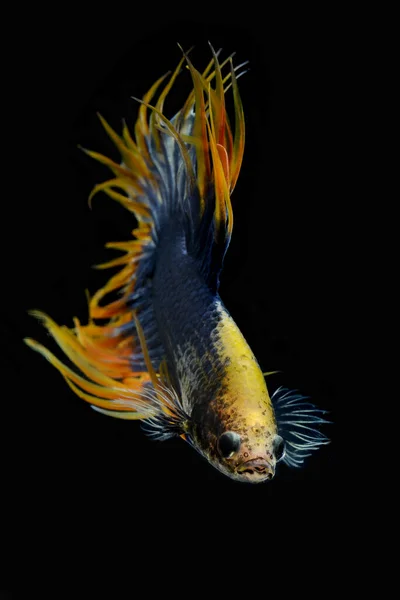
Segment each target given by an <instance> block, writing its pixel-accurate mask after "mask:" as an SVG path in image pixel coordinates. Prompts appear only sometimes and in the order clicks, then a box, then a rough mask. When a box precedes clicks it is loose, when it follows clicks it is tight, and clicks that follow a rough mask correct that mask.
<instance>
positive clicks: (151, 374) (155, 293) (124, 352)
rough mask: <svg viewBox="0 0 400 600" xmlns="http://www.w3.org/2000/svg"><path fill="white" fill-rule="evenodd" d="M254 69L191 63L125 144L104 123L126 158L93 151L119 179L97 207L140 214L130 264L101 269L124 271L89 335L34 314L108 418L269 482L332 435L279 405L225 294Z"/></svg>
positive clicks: (290, 401)
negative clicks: (228, 97)
mask: <svg viewBox="0 0 400 600" xmlns="http://www.w3.org/2000/svg"><path fill="white" fill-rule="evenodd" d="M211 50H212V49H211ZM184 63H186V66H187V68H188V70H189V72H190V75H191V78H192V85H193V89H192V91H191V92H190V94H189V96H188V98H187V100H186V102H185V103H184V105H183V107H182V109H181V110H180V111H179V112H178V113H177V114H176V115H175V116H174V117H173V118H172V119H170V120H169V119H168V118H167V117H166V116H165V114H164V101H165V99H166V97H167V95H168V94H169V93H170V91H171V89H172V88H173V85H174V82H175V80H176V78H177V76H178V75H179V73H180V71H181V68H182V66H183V64H184ZM241 67H242V65H240V66H239V67H234V66H233V62H232V57H229V58H228V59H226V60H225V61H223V62H222V63H221V62H220V61H219V58H218V53H215V52H214V51H213V50H212V60H211V62H210V63H209V65H208V66H207V68H206V69H205V71H204V72H203V73H200V72H199V71H197V70H196V69H195V68H194V66H193V65H192V63H191V61H190V59H189V57H188V56H187V55H186V54H183V58H182V60H181V61H180V63H179V65H178V67H177V69H176V70H175V71H174V73H173V74H172V75H171V77H170V78H169V80H168V81H167V83H166V84H165V86H164V87H163V88H162V90H161V92H160V91H159V90H160V87H161V84H162V83H163V82H165V80H166V76H164V77H162V78H160V79H159V80H158V81H156V83H155V84H154V85H153V86H152V88H151V89H150V90H149V91H148V93H147V94H146V95H145V96H144V98H143V100H141V101H140V103H141V107H140V109H139V116H138V119H137V122H136V125H135V130H134V134H131V132H130V131H129V130H128V128H127V127H126V125H124V127H123V131H122V136H120V135H118V134H117V133H116V132H114V131H113V130H112V129H111V128H110V127H109V125H108V124H107V123H106V122H105V121H104V120H103V119H101V120H102V123H103V125H104V127H105V129H106V131H107V133H108V134H109V136H110V138H111V139H112V141H113V142H114V144H115V145H116V147H117V148H118V150H119V152H120V154H121V162H120V163H116V162H114V161H112V160H110V159H108V158H107V157H105V156H103V155H101V154H98V153H96V152H92V151H87V152H88V154H89V155H90V156H92V157H93V158H95V159H96V160H99V161H100V162H102V163H103V164H106V165H107V166H108V167H109V168H110V170H111V171H112V173H113V175H114V177H113V178H112V179H110V180H108V181H106V182H104V183H101V184H98V185H97V186H95V188H94V190H93V192H92V194H91V196H90V200H91V199H92V197H93V196H94V195H95V194H97V193H99V192H104V193H106V194H107V195H108V196H110V197H111V198H112V199H114V200H116V201H118V202H119V203H121V204H122V205H123V206H124V207H125V208H126V209H127V210H128V211H130V212H131V213H133V215H134V217H135V219H136V222H137V227H136V228H135V229H134V231H133V238H132V239H131V240H128V241H127V242H112V243H110V244H108V246H109V247H110V248H114V249H116V250H119V251H122V252H123V253H124V254H123V255H122V256H120V257H118V258H117V259H114V260H112V261H110V262H108V263H106V264H104V265H101V266H100V267H101V268H107V267H115V266H120V267H121V269H120V271H119V272H118V273H117V274H116V275H114V276H113V277H111V279H110V280H109V281H108V282H107V283H106V285H105V286H104V287H102V288H101V289H100V290H98V291H97V292H96V293H95V294H94V296H93V297H91V298H89V321H88V323H87V324H86V325H81V323H80V322H79V320H78V319H74V327H73V328H71V329H69V328H67V327H65V326H63V327H60V326H59V325H57V324H56V323H55V322H54V321H53V320H52V319H51V318H50V317H49V316H47V315H46V314H44V313H42V312H40V311H33V314H34V315H35V316H36V317H38V318H39V319H40V320H41V321H42V322H43V324H44V326H45V327H46V328H47V330H48V331H49V333H50V334H51V335H52V336H53V338H54V339H55V341H56V342H57V344H58V345H59V347H60V348H61V350H62V351H63V352H64V353H65V355H66V357H67V358H68V359H69V361H70V362H71V363H72V367H69V366H67V365H66V364H65V363H64V362H62V361H61V360H60V359H59V358H57V357H56V355H55V354H53V353H52V352H50V351H49V350H48V349H47V348H45V347H44V346H42V345H41V344H39V343H38V342H36V341H34V340H32V339H30V338H28V339H27V340H26V341H27V343H28V345H30V346H31V347H32V348H33V349H35V350H37V351H38V352H40V353H41V354H42V355H43V356H45V358H47V359H48V360H49V361H50V362H51V363H52V364H53V365H54V366H55V367H56V368H57V369H58V370H59V371H60V373H61V374H62V375H63V377H64V378H65V380H66V382H67V383H68V385H69V386H70V387H71V389H72V390H73V391H74V392H75V393H76V394H77V395H78V396H80V397H81V398H82V399H84V400H85V401H87V402H89V403H90V404H91V405H92V407H93V408H94V409H95V410H97V411H99V412H102V413H104V414H106V415H110V416H113V417H116V418H122V419H127V420H130V419H132V420H135V419H139V420H141V421H142V422H143V428H144V429H145V431H146V432H147V433H148V434H149V435H150V436H152V437H153V438H156V439H160V440H164V439H167V438H169V437H171V436H180V437H181V438H183V439H184V440H186V441H187V442H188V443H189V444H191V445H192V446H193V447H194V448H195V449H196V450H197V451H198V452H200V453H201V454H202V455H203V456H204V457H205V458H206V459H207V460H208V461H209V462H210V463H211V464H212V465H213V466H214V467H216V468H217V469H218V470H219V471H221V472H222V473H224V474H225V475H227V476H229V477H230V478H232V479H235V480H238V481H245V482H252V483H258V482H261V481H266V480H268V479H271V478H272V477H273V476H274V473H275V468H276V464H277V462H279V461H280V460H284V461H285V462H286V463H287V464H288V465H291V466H299V465H301V464H302V463H303V461H304V458H305V457H306V456H308V455H309V452H310V450H315V449H317V448H318V447H319V446H321V445H322V444H325V443H327V442H328V440H327V438H326V437H325V436H324V435H323V434H322V433H321V432H320V431H319V429H318V425H320V424H321V423H324V422H325V420H324V419H323V418H322V413H323V411H321V410H320V409H316V408H315V407H314V406H313V405H312V404H310V403H309V402H308V401H307V399H305V398H303V397H301V396H300V395H299V394H297V393H292V392H289V391H288V390H283V389H279V390H277V391H276V392H275V394H274V395H273V396H272V398H271V397H270V396H269V393H268V389H267V386H266V382H265V378H264V375H263V373H262V371H261V369H260V366H259V364H258V362H257V360H256V358H255V356H254V354H253V352H252V351H251V349H250V347H249V345H248V344H247V342H246V340H245V338H244V336H243V335H242V333H241V331H240V330H239V328H238V326H237V325H236V323H235V322H234V320H233V319H232V317H231V316H230V314H229V312H228V310H227V309H226V307H225V306H224V304H223V302H222V300H221V298H220V296H219V293H218V290H219V277H220V273H221V270H222V266H223V260H224V256H225V254H226V251H227V248H228V246H229V242H230V239H231V233H232V226H233V212H232V205H231V193H232V191H233V189H234V187H235V184H236V181H237V178H238V176H239V171H240V167H241V163H242V158H243V151H244V135H245V134H244V114H243V108H242V104H241V101H240V95H239V90H238V84H237V78H238V75H239V74H241V73H240V68H241ZM224 69H226V70H225V71H224ZM229 88H232V90H233V103H234V114H235V118H234V121H235V127H234V130H233V128H232V127H231V125H230V120H229V117H228V115H227V111H226V107H225V94H226V92H227V91H228V89H229ZM157 93H158V99H157V101H156V102H155V103H153V104H151V101H152V100H153V98H154V97H155V96H156V95H157ZM115 297H116V299H115Z"/></svg>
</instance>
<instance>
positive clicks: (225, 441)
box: [218, 431, 242, 458]
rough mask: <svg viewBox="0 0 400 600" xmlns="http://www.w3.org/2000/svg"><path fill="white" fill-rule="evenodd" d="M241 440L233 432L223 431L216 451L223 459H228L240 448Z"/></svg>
mask: <svg viewBox="0 0 400 600" xmlns="http://www.w3.org/2000/svg"><path fill="white" fill-rule="evenodd" d="M241 443H242V440H241V439H240V435H239V434H238V433H236V432H235V431H225V433H223V434H222V435H221V436H220V438H219V440H218V450H219V451H220V454H221V456H223V457H224V458H230V457H231V456H232V455H233V454H235V452H237V451H238V450H239V448H240V445H241Z"/></svg>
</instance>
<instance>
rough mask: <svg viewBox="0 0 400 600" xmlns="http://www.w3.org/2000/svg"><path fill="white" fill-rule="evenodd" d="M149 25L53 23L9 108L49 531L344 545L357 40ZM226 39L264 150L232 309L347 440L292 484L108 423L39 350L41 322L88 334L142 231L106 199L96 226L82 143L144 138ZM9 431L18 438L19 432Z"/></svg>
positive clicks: (161, 22)
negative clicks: (129, 129) (165, 82)
mask: <svg viewBox="0 0 400 600" xmlns="http://www.w3.org/2000/svg"><path fill="white" fill-rule="evenodd" d="M135 10H136V9H134V8H133V7H132V8H131V10H130V11H129V12H128V13H126V14H124V13H123V14H119V15H118V17H117V16H116V15H113V14H111V15H110V14H108V13H107V14H102V13H101V12H97V13H96V14H91V15H86V16H85V17H83V15H81V14H79V13H76V14H75V13H73V14H63V13H62V12H60V13H57V14H50V15H49V14H46V19H45V18H44V15H40V14H39V13H38V12H35V13H34V14H32V26H31V27H29V25H28V24H26V26H25V29H24V31H22V30H21V36H20V40H21V49H20V55H19V62H18V69H17V70H15V69H13V81H12V85H11V86H10V90H9V100H10V101H11V102H10V104H11V105H12V106H11V108H10V114H11V115H12V119H14V122H15V123H16V128H17V133H16V136H15V140H14V142H15V145H16V154H15V160H14V165H13V168H14V170H13V172H14V173H15V174H14V176H13V177H14V181H13V182H12V185H13V188H14V193H13V195H12V199H11V201H10V203H9V209H10V217H11V219H10V222H13V223H18V235H15V228H14V227H13V228H11V229H12V231H10V232H7V231H6V234H9V235H8V237H7V235H6V240H7V239H9V240H10V241H9V243H8V244H6V245H7V257H8V261H7V262H8V265H9V266H11V268H10V273H9V275H7V279H6V282H7V286H8V289H10V290H11V291H12V292H13V293H12V294H11V293H10V294H9V295H6V297H4V296H3V298H4V299H5V300H6V305H7V318H6V319H5V320H4V322H3V324H2V329H3V339H5V340H6V345H5V347H7V353H5V356H4V362H3V364H5V365H6V375H7V380H8V381H9V382H11V381H12V382H17V383H18V385H17V387H16V390H17V391H14V392H13V393H12V401H11V400H10V405H11V408H12V410H13V411H14V410H15V412H14V417H13V419H14V421H15V420H16V421H17V430H18V432H17V440H18V445H19V447H20V448H22V447H25V445H26V446H27V447H26V450H24V451H23V459H22V464H21V468H22V471H23V477H22V481H23V483H22V485H23V493H24V494H25V495H26V497H27V498H29V502H30V506H31V507H33V511H32V513H33V514H34V515H40V519H41V520H42V523H43V524H44V525H45V526H46V527H47V526H49V525H50V526H51V527H53V526H54V528H55V529H56V530H57V531H59V529H60V528H64V527H66V528H68V527H69V525H72V524H73V523H76V522H78V523H80V524H82V526H81V528H80V535H82V536H85V531H86V528H90V526H91V525H96V524H99V527H100V528H106V527H109V526H111V528H112V529H113V530H114V531H115V532H117V534H120V535H121V536H122V537H123V538H124V539H125V538H126V536H128V537H129V536H131V535H135V536H137V535H138V534H137V531H136V527H137V524H138V523H139V524H141V526H143V522H145V523H146V527H147V528H150V529H151V530H152V531H154V532H157V528H160V527H161V528H165V530H166V531H167V532H168V533H170V534H171V536H172V537H175V538H179V539H182V538H186V537H187V536H188V535H193V532H194V531H196V532H197V533H196V535H197V536H198V535H199V531H204V532H206V533H204V536H206V537H207V535H209V534H210V532H216V531H218V536H217V538H218V539H219V537H220V535H221V532H224V531H231V530H237V529H238V530H240V531H241V533H242V535H244V536H246V535H250V536H251V535H256V533H257V535H258V534H259V533H261V534H263V532H266V531H271V528H276V529H277V530H279V529H281V528H282V527H289V528H290V527H291V525H292V524H298V523H299V522H303V523H305V524H306V526H307V527H310V531H312V532H313V533H312V534H311V533H310V535H315V533H316V532H317V531H318V530H319V528H324V531H325V532H330V533H331V534H333V531H334V530H335V528H336V527H337V526H338V525H340V523H341V519H342V514H343V511H344V509H345V508H344V507H345V504H346V503H347V502H348V497H347V492H346V488H345V486H344V485H343V472H344V471H345V470H346V468H345V460H346V447H347V441H346V437H345V433H344V422H345V420H346V410H347V409H346V405H345V390H346V383H345V376H346V373H345V367H344V365H343V353H344V347H345V346H346V345H347V346H348V345H349V344H351V343H352V342H351V336H350V338H349V332H348V330H346V328H345V325H344V322H345V319H346V317H345V314H346V298H345V296H346V289H347V281H346V275H345V270H344V269H343V264H344V262H345V261H346V260H347V259H346V258H345V248H344V245H343V244H344V239H345V237H346V227H347V222H348V219H347V215H348V214H349V213H350V212H351V211H352V210H353V203H354V202H355V201H356V200H355V199H354V194H353V188H352V185H351V184H350V185H349V183H348V174H349V172H350V171H351V170H352V168H353V166H352V154H351V147H352V144H353V139H352V135H353V132H352V128H351V127H349V123H350V122H351V111H352V98H351V87H352V85H353V84H354V77H355V75H354V70H353V62H354V61H356V55H357V52H356V51H354V50H355V49H354V48H353V47H352V42H351V39H352V35H353V33H354V24H349V23H348V22H347V19H346V15H337V14H336V15H335V14H330V13H329V14H328V11H326V12H325V13H321V14H316V13H315V12H313V13H312V14H311V12H310V14H308V13H306V12H303V11H298V12H297V13H296V14H294V13H288V14H286V15H280V17H279V18H277V17H276V16H275V15H273V14H272V13H270V12H269V11H266V13H264V14H262V15H261V14H256V13H254V12H253V11H252V12H251V14H249V13H248V12H246V11H243V12H241V13H240V15H237V16H235V15H229V16H228V15H227V14H226V13H225V14H224V13H221V15H217V14H214V15H213V17H212V18H210V17H209V16H207V15H196V16H187V17H186V18H185V19H184V18H180V17H177V16H175V17H173V16H171V15H168V16H167V15H165V14H164V15H163V16H162V17H161V16H159V15H158V16H157V18H154V20H153V19H152V18H150V15H147V13H145V11H144V10H143V9H142V10H141V12H135ZM152 11H153V9H150V10H149V12H150V13H151V12H152ZM153 16H154V17H155V15H153ZM42 17H43V18H42ZM28 20H29V19H28ZM17 39H18V38H17ZM208 40H210V41H211V43H212V44H213V46H214V47H215V48H219V47H222V48H223V52H224V54H223V56H226V55H227V54H229V53H231V52H233V51H236V52H237V55H236V59H235V60H236V61H237V62H242V61H244V60H249V61H250V63H249V72H248V73H246V74H245V75H244V76H243V78H241V79H240V81H239V84H240V90H241V95H242V100H243V104H244V111H245V118H246V127H247V130H246V135H247V137H246V150H245V158H244V163H243V167H242V171H241V175H240V178H239V182H238V185H237V188H236V190H235V192H234V194H233V208H234V216H235V224H234V233H233V238H232V243H231V247H230V249H229V252H228V254H227V258H226V263H225V268H224V271H223V275H222V283H221V290H220V292H221V297H222V299H223V300H224V302H225V304H226V306H227V308H228V309H229V310H230V312H231V314H232V316H233V317H234V318H235V320H236V321H237V323H238V325H239V326H240V328H241V330H242V332H243V333H244V335H245V337H246V339H247V340H248V342H249V343H250V346H251V347H252V349H253V351H254V353H255V354H256V356H257V358H258V360H259V362H260V365H261V368H262V369H263V370H265V371H272V370H275V369H279V370H281V371H282V373H281V374H279V375H274V376H271V377H270V378H268V385H269V389H270V391H271V392H272V391H274V389H276V387H278V386H279V385H284V386H287V387H290V388H295V389H299V390H300V391H301V392H302V393H303V394H305V395H310V396H311V398H312V401H313V402H314V403H315V404H316V405H318V406H319V407H321V408H324V409H327V410H329V411H330V417H329V418H330V419H331V420H332V422H333V423H332V425H330V426H327V427H326V429H325V431H326V433H327V434H328V435H329V437H330V438H331V440H332V442H331V444H330V445H329V446H326V447H324V448H322V449H321V450H320V451H319V452H317V453H315V454H314V455H313V456H312V457H311V458H309V459H308V460H307V462H306V464H305V466H304V468H303V469H301V470H291V469H289V468H287V467H285V466H284V465H282V466H281V467H280V468H279V470H278V473H277V475H276V477H275V479H274V481H273V482H271V483H268V484H264V485H259V486H248V485H244V484H238V483H235V482H232V481H230V480H229V479H228V478H225V477H224V476H222V475H220V474H219V473H218V472H217V471H215V470H214V469H213V468H212V467H211V466H209V465H208V464H207V463H206V462H205V461H204V460H203V459H202V458H201V457H200V456H198V455H197V454H196V453H195V452H194V451H193V450H192V449H191V448H189V446H188V445H186V444H184V443H183V442H182V441H180V440H172V441H168V442H164V443H162V444H161V443H155V442H152V441H150V440H149V439H148V438H146V437H145V435H144V434H143V433H142V432H141V430H140V425H139V424H136V423H132V422H124V421H119V420H113V419H110V418H107V417H104V416H102V415H99V414H96V413H94V411H92V410H91V409H90V407H89V406H88V405H86V404H85V403H84V402H83V401H81V400H80V399H79V398H77V397H75V396H74V395H73V393H72V392H71V391H70V390H69V388H68V387H67V386H66V384H65V383H64V381H63V380H62V378H61V377H60V375H59V374H58V372H56V370H55V369H53V368H52V367H51V366H50V365H49V364H48V363H47V362H46V361H45V360H44V359H43V358H42V357H40V356H39V355H36V354H34V353H33V352H32V351H30V350H29V349H28V348H26V347H25V346H24V345H23V344H22V341H21V340H22V338H23V337H24V336H30V337H34V338H35V339H38V340H39V341H41V342H44V343H45V342H46V336H45V334H44V331H43V330H42V329H41V328H40V326H39V325H38V324H37V323H36V322H35V321H34V320H33V319H32V318H30V317H28V316H27V315H26V311H27V310H28V309H29V308H40V309H41V310H44V311H45V312H48V313H49V314H50V315H51V316H52V317H53V318H54V319H55V320H56V321H57V322H59V323H64V324H67V325H71V318H72V316H75V315H76V316H79V317H80V318H81V319H82V320H83V321H84V320H85V318H86V314H87V313H86V299H85V294H84V290H85V288H88V289H89V290H91V291H92V292H93V291H94V290H95V289H97V288H98V287H100V286H101V285H102V284H103V283H104V281H105V278H106V277H107V276H108V274H107V273H104V272H96V271H94V270H92V269H91V266H92V265H93V264H96V263H99V262H102V261H103V260H105V259H107V258H110V257H111V251H110V252H107V251H105V250H104V244H105V243H106V242H107V241H109V240H123V239H128V238H129V234H130V231H131V229H132V221H131V220H130V218H129V215H128V213H126V212H125V211H124V210H123V209H122V208H120V207H119V206H117V205H115V204H114V203H113V202H111V201H110V200H108V199H107V198H106V197H104V196H101V195H99V196H98V197H97V198H96V199H95V200H94V202H93V210H92V211H91V210H90V209H89V208H88V205H87V196H88V194H89V192H90V190H91V188H92V187H93V186H94V185H95V184H96V183H98V182H100V181H102V180H104V179H105V178H106V177H107V176H108V172H107V170H105V169H103V167H101V166H99V165H97V164H96V163H95V162H94V161H92V160H91V159H90V158H89V157H87V156H86V155H84V154H83V153H82V152H81V151H80V150H79V149H78V147H77V146H78V144H81V145H82V146H84V147H88V148H90V149H94V150H97V151H100V152H103V153H105V154H106V155H108V156H115V157H116V154H115V152H114V149H113V147H112V144H111V142H110V141H108V139H107V137H106V135H105V134H104V132H103V131H102V128H101V125H100V123H99V121H98V120H97V117H96V112H100V113H101V114H102V115H103V116H104V117H105V118H106V119H107V120H108V121H109V123H110V124H111V125H113V126H114V127H115V128H116V129H117V130H118V128H119V127H120V123H121V118H122V117H125V118H126V119H127V121H128V123H130V124H131V125H132V124H133V123H134V121H135V117H136V114H137V104H136V103H135V102H134V101H133V100H131V99H130V97H131V96H138V97H141V96H142V95H143V94H144V93H145V92H146V91H147V89H148V88H149V87H150V85H151V84H152V83H153V82H154V81H155V79H156V78H158V77H159V76H160V75H162V74H163V73H165V72H166V71H167V70H169V69H173V68H175V65H176V64H177V62H178V61H179V59H180V51H179V49H178V47H177V45H176V42H179V43H180V44H181V45H182V46H183V47H184V48H188V47H190V46H192V45H194V46H195V48H194V50H193V52H192V61H193V62H194V64H195V66H197V68H199V69H200V70H201V69H202V68H204V67H205V65H206V64H207V62H208V60H209V58H210V51H209V48H208V46H207V41H208ZM181 79H182V81H180V82H179V84H178V85H177V87H176V96H175V92H174V94H172V99H171V101H170V104H169V106H170V110H171V113H170V114H171V115H172V114H173V113H174V110H176V109H178V108H179V103H180V102H181V101H182V100H183V99H184V98H185V94H186V92H187V91H188V89H189V78H188V77H186V78H185V76H184V75H182V76H181ZM167 110H168V105H167ZM349 113H350V114H349ZM7 228H8V227H7V225H6V226H4V223H3V230H4V229H7ZM21 257H22V259H21ZM349 339H350V341H349ZM10 385H11V386H12V384H10ZM2 426H3V429H4V431H3V438H4V436H6V435H7V430H8V426H9V421H6V420H3V423H2ZM27 440H28V441H27ZM14 442H15V440H14ZM21 452H22V451H21ZM341 482H342V483H341ZM32 518H33V517H32ZM204 524H206V530H203V529H202V528H203V527H204ZM153 528H154V529H153ZM134 532H136V533H134ZM326 535H328V536H329V533H328V534H326ZM217 538H216V539H217Z"/></svg>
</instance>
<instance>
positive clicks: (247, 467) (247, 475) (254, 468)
mask: <svg viewBox="0 0 400 600" xmlns="http://www.w3.org/2000/svg"><path fill="white" fill-rule="evenodd" d="M237 473H238V475H239V476H240V479H244V480H245V481H266V480H267V479H272V478H273V476H274V475H275V469H274V468H273V466H272V465H271V464H270V463H269V462H268V461H267V460H265V459H264V458H261V457H258V458H252V459H250V460H247V461H246V462H244V463H242V464H241V465H240V466H239V467H238V468H237Z"/></svg>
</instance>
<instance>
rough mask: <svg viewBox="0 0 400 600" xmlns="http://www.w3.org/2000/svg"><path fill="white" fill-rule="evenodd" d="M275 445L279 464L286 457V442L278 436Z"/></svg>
mask: <svg viewBox="0 0 400 600" xmlns="http://www.w3.org/2000/svg"><path fill="white" fill-rule="evenodd" d="M273 445H274V454H275V459H276V462H279V461H280V460H282V458H283V457H284V456H285V440H284V439H283V438H282V437H281V436H280V435H277V436H275V439H274V444H273Z"/></svg>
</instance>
